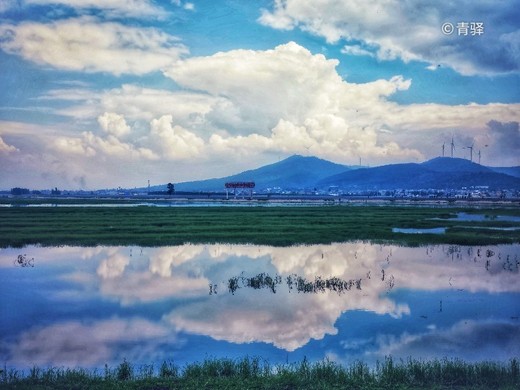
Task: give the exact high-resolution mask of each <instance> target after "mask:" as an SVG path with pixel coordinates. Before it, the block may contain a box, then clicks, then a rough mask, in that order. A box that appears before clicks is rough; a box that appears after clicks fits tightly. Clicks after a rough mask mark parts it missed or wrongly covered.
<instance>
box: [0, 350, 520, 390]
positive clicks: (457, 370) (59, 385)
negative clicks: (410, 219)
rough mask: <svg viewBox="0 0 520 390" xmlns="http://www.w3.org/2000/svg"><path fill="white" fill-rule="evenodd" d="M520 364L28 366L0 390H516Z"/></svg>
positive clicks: (5, 375) (251, 361)
mask: <svg viewBox="0 0 520 390" xmlns="http://www.w3.org/2000/svg"><path fill="white" fill-rule="evenodd" d="M519 386H520V365H519V361H518V360H517V359H512V360H510V361H509V362H507V363H494V362H479V363H466V362H463V361H460V360H447V359H444V360H431V361H417V360H413V359H409V360H406V361H402V360H399V361H395V360H393V359H391V358H386V359H385V360H384V361H383V362H380V363H378V364H377V365H376V366H375V367H374V368H369V367H368V366H367V365H366V364H365V363H362V362H356V363H353V364H351V365H349V366H342V365H339V364H337V363H334V362H331V361H322V362H316V363H310V362H308V361H307V360H303V361H301V362H299V363H294V364H282V365H276V366H273V365H271V364H269V362H267V361H265V360H261V359H259V358H244V359H238V360H232V359H207V360H205V361H204V362H202V363H192V364H188V365H186V366H185V367H184V368H182V369H181V368H179V367H178V366H176V365H175V364H173V363H171V362H164V363H163V364H162V365H161V366H159V367H153V366H152V365H149V366H142V367H138V368H136V367H134V366H132V364H130V363H129V362H127V361H123V362H122V363H121V364H120V365H119V366H118V367H116V368H113V369H110V368H109V367H105V369H104V370H102V371H88V370H84V369H65V368H51V369H40V368H38V367H33V368H32V369H30V370H29V372H26V373H21V372H19V371H16V370H3V371H2V373H1V374H0V388H4V389H155V390H159V389H161V390H166V389H196V390H199V389H274V390H276V389H280V390H282V389H324V390H325V389H367V390H372V389H518V388H519Z"/></svg>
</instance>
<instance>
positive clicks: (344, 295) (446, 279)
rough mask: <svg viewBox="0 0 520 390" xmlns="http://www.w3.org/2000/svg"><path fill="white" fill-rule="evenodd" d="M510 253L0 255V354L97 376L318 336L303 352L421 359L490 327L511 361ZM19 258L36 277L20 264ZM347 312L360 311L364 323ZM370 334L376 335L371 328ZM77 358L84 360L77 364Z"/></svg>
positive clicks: (350, 249)
mask: <svg viewBox="0 0 520 390" xmlns="http://www.w3.org/2000/svg"><path fill="white" fill-rule="evenodd" d="M519 254H520V246H519V245H499V246H482V247H465V246H456V245H432V246H425V247H419V248H408V247H399V246H395V245H374V244H370V243H365V242H355V243H341V244H333V245H312V246H293V247H269V246H253V245H219V244H215V245H183V246H174V247H160V248H140V247H96V248H80V247H60V248H42V247H27V248H24V249H23V253H22V254H20V251H19V250H17V249H14V248H11V249H2V250H1V251H0V267H2V269H3V271H2V274H3V275H4V276H3V277H2V280H1V282H2V287H1V291H0V293H2V297H3V298H2V299H3V301H4V303H5V305H4V303H3V306H4V307H5V309H3V310H2V319H1V320H0V332H2V334H5V335H6V336H5V342H4V343H3V346H2V348H1V349H0V357H1V358H2V359H3V360H4V361H6V362H15V363H18V364H21V363H26V362H32V363H35V364H58V363H59V364H62V365H63V364H67V362H74V364H82V362H83V363H85V364H92V365H95V364H97V363H98V362H102V361H103V359H105V360H104V361H106V360H107V359H109V358H114V359H116V358H117V357H119V358H120V357H121V356H123V357H127V358H130V357H131V356H133V354H135V356H141V357H142V358H143V359H144V357H143V355H142V354H143V353H144V352H143V351H148V352H149V353H150V354H151V355H153V356H156V355H157V354H159V355H160V352H157V351H163V352H161V353H164V356H167V355H168V353H169V352H171V351H179V354H180V353H181V351H185V350H190V349H192V348H193V349H195V348H196V346H195V345H192V344H191V343H190V340H191V338H192V337H206V338H207V340H213V342H217V341H225V342H228V343H234V344H237V345H241V348H244V350H245V351H246V353H250V354H251V350H250V349H248V348H253V347H252V346H251V347H248V345H249V344H250V343H264V344H266V345H269V344H270V345H272V346H274V347H275V348H277V349H283V350H285V351H296V350H298V349H301V348H304V347H305V346H307V345H310V344H311V342H312V341H316V340H324V339H325V338H327V340H336V341H335V342H332V341H327V342H326V343H325V344H324V345H328V347H327V348H325V349H323V350H320V351H319V352H312V353H313V354H318V353H321V355H320V356H322V357H325V356H328V357H330V356H336V357H337V356H341V355H342V354H347V353H348V354H349V356H350V355H352V354H353V353H354V354H355V353H357V354H358V355H356V356H358V357H362V356H365V357H367V356H380V354H382V353H392V354H397V353H398V351H412V352H413V354H414V355H416V356H422V355H421V353H423V355H424V354H426V355H427V348H426V347H425V350H424V351H422V352H421V348H422V347H423V343H425V344H424V345H426V344H429V345H432V343H435V340H436V339H438V340H440V339H441V338H443V340H444V341H443V342H446V340H445V339H447V338H448V337H451V336H452V335H454V334H456V335H458V336H457V337H459V339H460V338H461V337H462V336H461V334H463V333H464V332H465V331H466V330H468V332H469V329H473V331H474V332H476V331H477V330H478V331H479V332H480V331H481V330H483V329H490V328H493V326H495V325H494V324H495V323H494V322H492V321H498V323H496V327H497V329H504V330H505V329H508V332H509V333H508V334H507V337H506V335H505V334H504V339H501V340H500V344H497V345H494V344H493V345H485V346H483V348H487V349H488V350H493V351H495V350H496V351H502V352H497V353H506V352H503V351H504V349H503V348H504V346H505V345H506V346H507V348H509V349H507V350H506V351H509V352H507V353H513V352H514V353H518V352H520V351H519V347H518V346H517V347H511V345H510V344H514V343H516V341H517V336H514V337H513V336H511V334H513V335H520V330H519V325H518V320H517V319H518V316H519V315H520V305H519V304H518V303H513V304H506V303H504V302H518V295H519V293H520V283H519V266H520V258H519V256H520V255H519ZM20 255H22V257H19V256H20ZM19 259H22V260H23V259H31V264H34V267H30V268H27V267H21V266H20V264H19V263H20V261H19ZM13 263H14V266H13ZM22 263H23V261H22ZM208 286H209V294H208ZM19 292H23V293H22V294H21V293H19ZM28 296H31V297H37V299H33V300H30V299H27V297H28ZM417 296H422V297H423V298H422V299H421V300H419V301H418V300H417V299H418V298H416V297H417ZM479 300H480V301H479ZM495 301H497V302H499V303H497V304H496V305H493V304H489V302H495ZM482 302H488V304H487V305H483V304H482ZM31 305H34V307H33V306H31ZM9 307H11V308H13V310H12V311H10V310H9V309H8V308H9ZM17 307H23V308H24V309H23V310H21V311H16V310H14V308H17ZM470 309H471V310H474V312H473V311H471V310H470ZM34 313H39V314H38V315H37V316H36V315H35V314H34ZM349 313H366V314H363V316H371V317H367V318H372V319H373V322H370V321H369V322H366V320H363V321H364V322H359V321H361V320H358V319H356V318H357V317H359V316H361V314H359V315H356V316H357V317H356V316H353V315H350V314H349ZM363 316H361V317H363ZM363 318H365V317H363ZM376 318H379V319H378V320H377V321H376V320H375V319H376ZM515 318H516V320H515ZM490 321H491V322H490ZM377 323H381V324H383V323H384V324H385V325H384V326H381V327H380V328H374V326H375V325H374V324H377ZM28 324H29V325H28ZM464 324H471V327H469V326H465V325H464ZM365 328H366V332H369V329H373V330H372V331H371V332H372V333H369V334H364V333H363V332H365V330H364V329H365ZM122 329H127V332H126V334H125V335H123V334H120V333H121V330H122ZM389 329H392V330H389ZM511 329H513V333H511ZM57 330H60V331H59V332H58V333H56V331H57ZM101 331H102V333H99V332H101ZM150 332H151V333H150ZM374 332H375V333H374ZM388 332H390V333H391V334H390V333H388ZM392 332H393V333H392ZM414 332H415V333H414ZM51 334H52V340H53V342H52V343H49V342H47V341H45V340H49V335H51ZM511 337H512V338H511ZM519 337H520V336H519ZM69 338H70V340H69ZM469 339H470V338H469V337H468V340H469ZM81 340H84V342H83V341H81ZM93 340H95V343H94V344H92V343H93ZM215 340H216V341H215ZM323 342H324V341H323ZM89 343H91V344H89ZM206 343H209V341H206ZM327 343H331V344H327ZM489 343H494V341H492V340H491V341H489ZM497 343H498V341H497ZM83 344H85V345H83ZM89 345H95V350H96V351H98V352H94V350H93V348H91V347H88V346H89ZM516 345H520V344H519V343H517V344H516ZM71 346H74V348H73V349H72V350H71V349H70V348H71ZM499 346H500V348H502V349H500V348H498V347H499ZM83 347H85V348H86V349H85V348H83ZM87 347H88V348H87ZM495 347H496V348H495ZM215 348H216V347H215ZM314 348H316V346H315V345H314ZM461 348H462V347H461ZM464 348H466V347H464ZM82 349H83V351H91V350H92V355H91V356H90V357H87V356H82V355H81V353H80V352H81V350H82ZM151 351H155V352H154V353H152V352H151ZM353 351H354V352H353ZM455 352H456V351H455ZM455 352H454V353H455ZM473 352H474V353H476V352H475V351H473ZM307 353H309V352H307ZM463 354H464V351H459V352H458V355H457V354H456V355H457V356H459V355H463ZM426 355H424V356H426ZM441 357H442V356H441Z"/></svg>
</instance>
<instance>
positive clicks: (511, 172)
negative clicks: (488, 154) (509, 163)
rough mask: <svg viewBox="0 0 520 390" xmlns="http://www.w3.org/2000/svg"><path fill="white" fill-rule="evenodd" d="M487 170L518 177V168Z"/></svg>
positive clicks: (519, 170) (519, 169)
mask: <svg viewBox="0 0 520 390" xmlns="http://www.w3.org/2000/svg"><path fill="white" fill-rule="evenodd" d="M489 169H491V170H493V171H495V172H498V173H503V174H505V175H509V176H514V177H520V167H489Z"/></svg>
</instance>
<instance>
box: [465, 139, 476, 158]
mask: <svg viewBox="0 0 520 390" xmlns="http://www.w3.org/2000/svg"><path fill="white" fill-rule="evenodd" d="M473 145H475V142H473V143H472V144H471V146H466V148H465V149H469V155H470V159H469V161H471V162H473Z"/></svg>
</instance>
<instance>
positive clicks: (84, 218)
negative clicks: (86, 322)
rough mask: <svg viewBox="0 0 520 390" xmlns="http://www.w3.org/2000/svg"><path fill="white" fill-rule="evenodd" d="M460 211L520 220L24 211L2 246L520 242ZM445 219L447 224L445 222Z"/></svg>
mask: <svg viewBox="0 0 520 390" xmlns="http://www.w3.org/2000/svg"><path fill="white" fill-rule="evenodd" d="M457 212H467V213H478V214H486V215H491V216H492V215H497V214H499V215H500V214H502V215H513V216H518V215H520V208H513V209H506V210H504V209H502V210H501V209H464V208H461V209H455V208H428V207H397V206H396V207H381V206H352V207H350V206H327V207H262V208H260V207H146V206H142V207H121V208H118V207H88V208H85V207H63V208H62V207H34V208H32V207H20V208H16V207H13V208H0V247H7V246H12V247H21V246H24V245H29V244H40V245H44V246H51V245H79V246H94V245H142V246H160V245H180V244H184V243H217V242H220V243H237V244H247V243H250V244H262V245H274V246H288V245H294V244H328V243H332V242H346V241H355V240H369V241H374V242H393V243H398V244H404V245H422V244H435V243H443V244H459V245H486V244H488V245H491V244H498V243H515V242H520V231H519V230H493V229H466V228H461V227H460V226H471V227H477V226H478V227H501V226H505V227H515V226H520V223H519V222H503V221H493V220H489V221H483V222H474V221H471V222H460V221H448V220H446V218H449V217H455V215H456V213H457ZM439 218H441V219H442V220H439ZM439 226H441V227H446V228H447V231H446V234H438V235H435V234H402V233H393V232H392V228H393V227H399V228H419V229H424V228H434V227H439Z"/></svg>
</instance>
